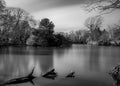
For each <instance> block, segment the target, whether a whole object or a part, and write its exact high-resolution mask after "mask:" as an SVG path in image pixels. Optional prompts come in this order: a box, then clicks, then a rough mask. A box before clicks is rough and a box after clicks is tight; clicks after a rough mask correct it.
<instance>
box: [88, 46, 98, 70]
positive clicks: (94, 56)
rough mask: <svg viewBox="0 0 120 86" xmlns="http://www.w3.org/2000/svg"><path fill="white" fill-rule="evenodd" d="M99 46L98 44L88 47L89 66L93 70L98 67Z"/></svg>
mask: <svg viewBox="0 0 120 86" xmlns="http://www.w3.org/2000/svg"><path fill="white" fill-rule="evenodd" d="M99 58H100V48H98V46H90V47H89V68H90V70H93V71H98V70H99V69H100V59H99Z"/></svg>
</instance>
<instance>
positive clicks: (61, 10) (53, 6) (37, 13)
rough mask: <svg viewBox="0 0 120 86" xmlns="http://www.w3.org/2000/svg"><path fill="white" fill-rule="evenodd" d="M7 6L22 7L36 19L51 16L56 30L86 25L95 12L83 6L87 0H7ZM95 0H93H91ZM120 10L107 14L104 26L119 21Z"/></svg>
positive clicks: (73, 28) (67, 29)
mask: <svg viewBox="0 0 120 86" xmlns="http://www.w3.org/2000/svg"><path fill="white" fill-rule="evenodd" d="M5 1H6V3H7V6H12V7H20V8H22V9H24V10H26V11H28V12H29V13H30V14H32V15H33V16H34V18H35V19H37V20H40V19H42V18H50V19H51V20H52V21H53V22H54V24H55V26H56V27H55V31H67V32H68V31H71V30H78V29H81V28H82V27H84V21H85V19H86V18H88V17H89V16H93V15H96V13H95V12H92V13H88V12H86V11H84V10H83V8H82V7H81V6H82V5H83V4H84V3H85V2H86V1H87V0H5ZM89 1H90V0H89ZM91 1H93V0H91ZM119 15H120V11H119V10H118V11H115V12H113V13H111V14H109V15H105V17H106V18H105V20H104V22H105V23H104V26H106V24H107V25H108V24H111V23H115V22H117V21H118V20H119V19H120V18H119Z"/></svg>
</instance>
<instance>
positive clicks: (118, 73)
mask: <svg viewBox="0 0 120 86" xmlns="http://www.w3.org/2000/svg"><path fill="white" fill-rule="evenodd" d="M109 75H111V77H112V78H113V80H114V81H115V85H116V86H120V65H117V66H115V67H114V68H113V69H112V70H111V71H110V72H109Z"/></svg>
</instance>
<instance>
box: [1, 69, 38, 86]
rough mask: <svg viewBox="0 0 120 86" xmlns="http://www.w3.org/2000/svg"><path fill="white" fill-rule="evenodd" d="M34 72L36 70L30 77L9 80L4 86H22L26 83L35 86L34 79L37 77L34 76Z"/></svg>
mask: <svg viewBox="0 0 120 86" xmlns="http://www.w3.org/2000/svg"><path fill="white" fill-rule="evenodd" d="M33 72H34V68H33V70H32V72H31V73H30V74H29V75H27V76H25V77H20V78H15V79H11V80H8V81H6V82H5V83H3V84H2V86H5V85H10V84H21V83H26V82H30V83H31V84H33V85H34V82H33V79H34V78H36V77H34V76H33Z"/></svg>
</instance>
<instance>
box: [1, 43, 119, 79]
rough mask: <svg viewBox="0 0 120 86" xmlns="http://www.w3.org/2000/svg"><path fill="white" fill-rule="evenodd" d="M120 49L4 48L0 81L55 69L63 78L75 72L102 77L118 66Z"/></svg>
mask: <svg viewBox="0 0 120 86" xmlns="http://www.w3.org/2000/svg"><path fill="white" fill-rule="evenodd" d="M119 51H120V48H118V47H98V46H85V45H73V46H72V47H70V48H40V47H4V48H0V78H3V79H8V78H13V77H19V76H24V75H27V74H29V73H30V72H31V70H32V68H33V67H34V66H35V72H34V75H36V76H40V74H43V73H45V72H47V71H48V70H50V69H52V68H55V69H56V71H57V72H58V74H59V75H61V76H64V75H66V74H68V72H70V71H75V73H76V75H79V76H80V77H82V76H83V77H87V78H88V77H92V79H93V78H94V79H96V78H95V77H97V78H98V77H99V78H100V77H101V76H102V75H104V74H106V72H107V71H108V70H109V69H110V68H111V67H112V66H114V65H115V64H116V63H119V62H120V58H119V57H120V53H119Z"/></svg>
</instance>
